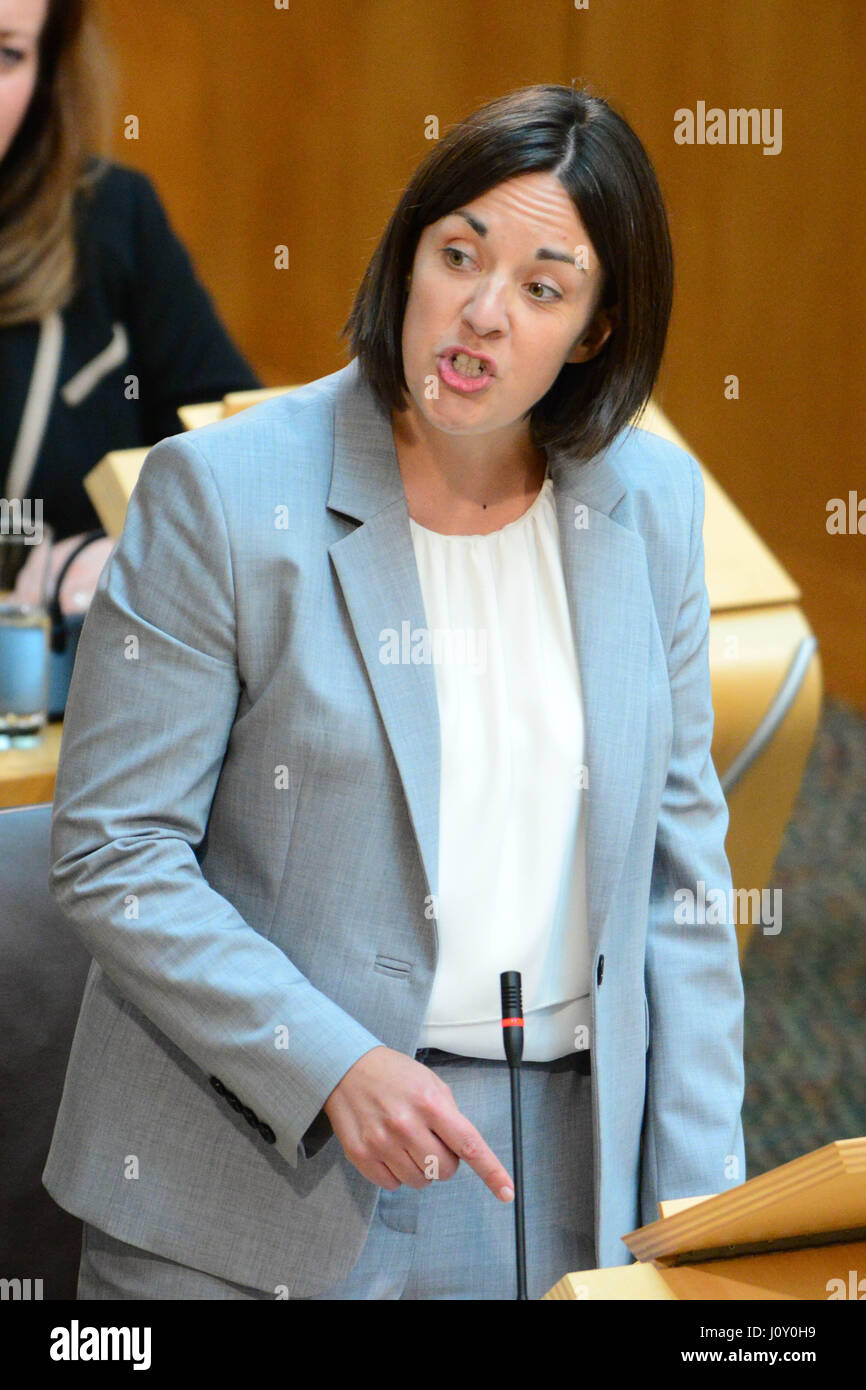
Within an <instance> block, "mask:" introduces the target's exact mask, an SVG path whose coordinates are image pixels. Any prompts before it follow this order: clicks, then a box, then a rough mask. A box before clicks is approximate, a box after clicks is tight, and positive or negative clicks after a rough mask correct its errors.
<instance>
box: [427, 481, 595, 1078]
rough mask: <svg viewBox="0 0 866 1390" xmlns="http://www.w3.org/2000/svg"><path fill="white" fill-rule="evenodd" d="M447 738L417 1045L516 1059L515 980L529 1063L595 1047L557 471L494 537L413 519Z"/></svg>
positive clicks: (578, 714) (573, 657) (579, 705)
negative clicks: (506, 1018) (431, 948)
mask: <svg viewBox="0 0 866 1390" xmlns="http://www.w3.org/2000/svg"><path fill="white" fill-rule="evenodd" d="M409 524H410V529H411V532H412V540H413V544H414V547H415V557H416V561H417V565H418V574H419V579H420V583H421V592H422V596H423V599H424V608H425V614H426V621H427V626H428V630H429V633H430V639H431V644H432V651H433V663H434V672H435V678H436V693H437V698H438V704H439V724H440V732H441V782H440V812H439V886H438V897H437V903H436V908H437V923H438V935H439V958H438V962H437V968H436V975H435V979H434V984H433V991H432V994H431V997H430V1002H429V1006H428V1010H427V1014H426V1018H425V1022H424V1027H423V1030H422V1034H421V1039H420V1041H419V1044H418V1045H419V1047H438V1048H442V1049H443V1050H444V1051H446V1052H457V1053H462V1054H464V1055H465V1056H468V1057H491V1058H499V1059H502V1058H504V1056H505V1053H504V1050H503V1043H502V1026H501V1021H500V1020H501V1016H502V1015H501V1003H500V990H499V975H500V972H501V971H503V970H519V971H520V973H521V976H522V983H523V1016H524V1018H525V1020H526V1022H525V1027H524V1051H523V1056H524V1059H525V1060H526V1061H539V1062H540V1061H550V1060H552V1059H553V1058H555V1057H563V1056H565V1055H566V1054H572V1053H573V1052H574V1050H575V1048H576V1047H578V1048H581V1047H587V1046H589V1023H590V1007H589V992H590V953H589V940H588V933H587V922H586V915H587V914H586V813H585V805H584V797H583V787H584V786H585V782H586V779H585V775H584V768H583V761H584V725H583V701H582V695H581V686H580V677H579V672H578V667H577V654H576V651H575V646H574V638H573V633H572V628H571V619H570V614H569V608H568V598H567V594H566V589H565V581H564V577H563V572H562V558H561V552H560V540H559V528H558V523H557V515H556V506H555V501H554V495H553V479H552V478H551V477H550V476H549V475H548V476H547V477H546V478H545V481H544V484H543V486H542V488H541V491H540V493H539V494H538V496H537V497H536V499H535V501H534V502H533V503H532V505H531V507H530V508H529V510H528V511H527V512H524V514H523V515H522V516H520V517H518V518H517V520H516V521H512V522H509V523H508V525H507V526H503V527H502V528H501V529H500V530H498V531H493V532H491V533H490V534H489V535H471V536H448V535H442V534H440V533H439V532H438V531H429V530H428V529H427V528H426V527H424V526H421V525H419V524H418V522H416V521H414V520H413V519H412V518H411V517H410V518H409Z"/></svg>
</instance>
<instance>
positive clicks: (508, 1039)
mask: <svg viewBox="0 0 866 1390" xmlns="http://www.w3.org/2000/svg"><path fill="white" fill-rule="evenodd" d="M499 985H500V990H501V994H502V1044H503V1046H504V1048H505V1056H506V1059H507V1061H508V1071H509V1075H510V1077H511V1147H512V1156H513V1159H514V1165H513V1166H514V1241H515V1248H516V1253H517V1297H518V1298H519V1299H521V1298H524V1299H528V1297H529V1295H528V1294H527V1292H526V1233H525V1230H524V1221H523V1133H522V1130H521V1124H520V1059H521V1058H522V1056H523V1001H522V998H521V985H520V971H519V970H504V971H503V972H502V974H501V975H500V976H499Z"/></svg>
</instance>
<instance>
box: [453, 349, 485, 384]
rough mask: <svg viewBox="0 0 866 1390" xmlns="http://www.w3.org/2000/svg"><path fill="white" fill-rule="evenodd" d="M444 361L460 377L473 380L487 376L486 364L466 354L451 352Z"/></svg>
mask: <svg viewBox="0 0 866 1390" xmlns="http://www.w3.org/2000/svg"><path fill="white" fill-rule="evenodd" d="M446 361H448V362H450V363H451V366H452V367H453V368H454V370H455V371H457V372H459V373H460V375H461V376H467V377H470V378H473V377H480V376H488V375H489V372H488V368H487V363H486V362H482V361H481V359H480V358H479V357H473V356H472V354H471V353H468V352H453V353H451V354H450V355H449V356H448V357H447V358H446Z"/></svg>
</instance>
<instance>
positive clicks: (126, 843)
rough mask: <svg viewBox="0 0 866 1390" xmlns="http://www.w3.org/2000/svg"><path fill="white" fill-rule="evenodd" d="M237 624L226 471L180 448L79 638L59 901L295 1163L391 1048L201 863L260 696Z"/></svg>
mask: <svg viewBox="0 0 866 1390" xmlns="http://www.w3.org/2000/svg"><path fill="white" fill-rule="evenodd" d="M234 614H235V606H234V576H233V570H232V558H231V551H230V546H229V537H228V532H227V528H226V524H225V518H224V515H223V511H222V503H221V501H220V497H219V493H218V490H217V487H216V484H215V482H214V480H213V477H212V474H211V471H210V468H209V466H208V464H207V461H206V460H205V459H204V458H203V457H202V456H201V454H200V453H199V451H198V449H197V448H196V447H195V446H194V445H192V444H191V443H190V442H189V441H187V440H185V439H184V438H183V437H176V438H172V439H167V440H165V441H164V442H162V443H161V444H158V445H156V446H155V448H153V449H151V450H150V452H149V453H148V455H147V458H146V459H145V462H144V465H143V469H142V472H141V474H140V476H139V480H138V483H137V485H136V487H135V490H134V492H133V495H132V498H131V499H130V503H129V508H128V512H127V517H126V524H125V526H124V530H123V534H122V536H121V538H120V540H119V541H118V543H117V545H116V547H115V549H114V551H113V553H112V556H111V558H110V559H109V561H108V564H107V565H106V567H105V569H104V570H103V571H102V574H101V575H100V578H99V582H98V585H97V588H96V591H95V594H94V597H93V599H92V602H91V605H90V608H89V610H88V613H87V617H86V620H85V623H84V627H83V631H82V634H81V638H80V641H79V646H78V652H77V656H76V661H75V667H74V671H73V677H72V682H71V685H70V692H69V699H68V703H67V708H66V716H65V721H64V728H63V739H62V747H61V753H60V761H59V767H58V773H57V782H56V789H55V798H54V810H53V816H52V822H51V861H52V863H51V870H50V888H51V892H52V894H53V896H54V898H55V900H56V902H57V903H58V905H59V907H60V909H61V910H62V912H63V913H64V915H65V917H66V919H67V921H68V922H69V924H70V926H71V927H72V929H73V930H74V931H75V933H76V935H77V936H78V938H79V939H80V940H81V941H82V942H83V944H84V945H85V947H86V948H87V950H88V951H90V953H91V955H92V956H94V957H95V959H96V960H97V961H98V963H99V965H100V966H101V967H102V968H103V970H104V971H105V973H106V975H108V977H109V978H110V979H111V980H112V981H113V982H114V984H115V985H116V986H117V988H118V990H119V991H120V992H121V994H122V995H124V996H125V998H127V999H128V1000H129V1001H130V1002H131V1003H132V1004H133V1005H135V1007H136V1008H138V1009H140V1010H141V1012H142V1013H143V1014H145V1015H146V1016H147V1017H148V1018H149V1019H150V1020H151V1021H152V1022H153V1023H154V1024H155V1025H156V1026H157V1027H158V1028H159V1029H160V1030H161V1031H162V1032H163V1033H164V1034H165V1035H166V1037H167V1038H169V1039H170V1040H171V1041H172V1042H173V1043H174V1044H175V1045H176V1046H177V1047H179V1048H180V1049H182V1051H183V1052H184V1053H186V1054H187V1056H188V1057H190V1058H191V1059H192V1060H193V1061H194V1062H195V1063H196V1064H197V1065H198V1066H199V1067H200V1068H201V1070H202V1073H203V1077H202V1080H203V1083H204V1084H205V1085H207V1081H208V1078H209V1077H210V1076H212V1075H213V1076H216V1077H217V1078H218V1079H219V1081H220V1082H221V1083H222V1084H223V1085H224V1086H225V1087H226V1088H227V1090H229V1091H231V1092H234V1093H235V1095H236V1096H237V1097H238V1099H239V1100H240V1102H241V1103H242V1104H243V1105H245V1106H249V1107H250V1108H251V1109H252V1110H253V1111H254V1112H255V1114H256V1115H257V1116H258V1118H259V1120H260V1121H262V1122H263V1123H264V1124H265V1125H268V1126H270V1128H271V1129H272V1130H273V1132H274V1135H275V1139H274V1142H275V1144H276V1148H277V1150H278V1152H279V1153H280V1154H281V1155H282V1156H283V1157H284V1158H285V1159H286V1160H287V1162H288V1163H289V1164H291V1166H292V1167H295V1166H296V1165H297V1163H298V1159H299V1157H300V1156H303V1157H310V1156H312V1153H314V1152H315V1151H316V1150H317V1149H318V1148H320V1147H321V1146H322V1144H324V1143H325V1141H326V1140H327V1139H328V1138H329V1137H330V1135H331V1134H332V1132H333V1131H332V1130H331V1127H330V1123H329V1121H328V1119H327V1116H325V1115H324V1113H323V1111H322V1106H323V1104H324V1102H325V1101H326V1100H327V1098H328V1096H329V1094H330V1092H331V1091H332V1090H333V1088H334V1087H335V1086H336V1085H337V1083H338V1082H339V1081H340V1079H341V1078H342V1077H343V1076H344V1075H345V1073H346V1072H347V1071H348V1070H349V1068H350V1067H351V1066H352V1065H353V1064H354V1063H355V1062H356V1061H357V1060H358V1058H359V1057H361V1056H363V1055H364V1053H366V1052H368V1051H369V1050H370V1049H371V1048H373V1047H376V1046H379V1045H380V1040H379V1039H378V1038H376V1037H374V1035H373V1034H372V1033H370V1032H368V1030H367V1029H366V1028H364V1027H363V1026H362V1025H361V1024H360V1023H359V1022H358V1021H357V1020H356V1019H354V1018H353V1017H351V1016H350V1015H349V1014H347V1013H346V1012H345V1011H344V1010H343V1009H341V1008H340V1007H339V1006H338V1005H337V1004H336V1003H335V1002H334V1001H333V1000H331V999H330V998H328V997H327V996H326V995H324V994H322V993H321V992H320V991H319V990H318V989H316V988H315V987H314V986H313V984H311V983H310V981H309V980H308V979H306V978H305V976H304V975H302V974H301V972H300V971H299V970H297V969H296V968H295V966H294V965H293V964H292V962H291V960H289V959H288V957H287V956H286V955H285V954H284V952H283V951H282V950H281V949H280V948H279V947H278V946H276V945H275V944H274V943H272V942H271V941H269V940H268V938H267V937H266V936H265V935H263V934H262V933H261V932H259V931H257V930H256V929H255V928H254V927H253V926H251V925H250V924H249V923H248V922H246V921H245V920H244V919H243V918H242V917H241V915H240V914H239V913H238V912H237V911H236V910H235V908H234V907H233V906H232V904H231V903H230V902H229V901H227V899H226V898H224V897H223V896H222V895H221V894H219V893H218V892H216V891H215V890H214V889H213V888H212V887H211V886H210V885H209V884H208V882H207V881H206V879H205V877H204V875H203V873H202V871H201V868H200V867H199V863H198V860H197V857H196V849H197V847H198V846H199V845H200V844H201V842H202V840H203V838H204V836H205V834H206V830H207V824H208V818H209V812H210V807H211V802H212V799H213V795H214V791H215V789H216V785H217V782H218V779H219V776H220V770H221V767H222V763H223V758H224V756H225V753H226V748H227V745H228V741H229V738H230V735H231V730H232V725H233V723H234V719H235V714H236V709H237V704H238V698H239V694H240V688H241V687H240V676H239V672H238V669H237V664H236V642H235V619H234ZM286 1029H287V1030H288V1033H287V1034H286V1032H285V1030H286ZM278 1037H279V1038H280V1040H281V1041H282V1040H284V1039H285V1038H286V1037H288V1046H287V1047H283V1046H278V1045H277V1038H278ZM305 1135H307V1142H306V1144H305V1143H304V1136H305ZM251 1137H253V1138H255V1131H253V1130H251ZM255 1142H264V1141H263V1140H260V1139H258V1138H255ZM299 1146H301V1152H300V1155H299V1152H298V1151H299Z"/></svg>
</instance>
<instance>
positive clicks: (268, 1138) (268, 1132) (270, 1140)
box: [256, 1120, 277, 1144]
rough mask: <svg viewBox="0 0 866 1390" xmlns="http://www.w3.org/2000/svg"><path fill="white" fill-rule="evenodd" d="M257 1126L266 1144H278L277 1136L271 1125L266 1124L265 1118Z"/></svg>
mask: <svg viewBox="0 0 866 1390" xmlns="http://www.w3.org/2000/svg"><path fill="white" fill-rule="evenodd" d="M256 1128H257V1129H258V1131H259V1134H260V1135H261V1136H262V1138H263V1139H264V1141H265V1143H266V1144H276V1142H277V1136H276V1135H275V1134H274V1131H273V1130H272V1129H271V1127H270V1125H266V1124H265V1122H264V1120H260V1121H259V1123H258V1125H257V1126H256Z"/></svg>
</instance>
